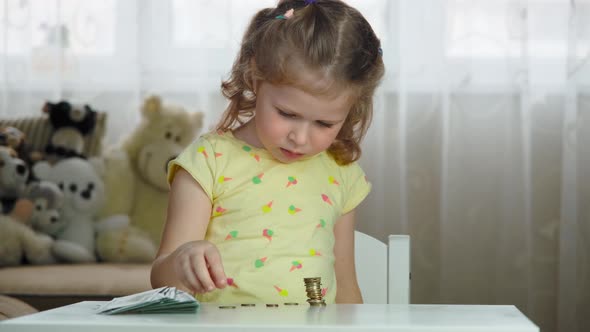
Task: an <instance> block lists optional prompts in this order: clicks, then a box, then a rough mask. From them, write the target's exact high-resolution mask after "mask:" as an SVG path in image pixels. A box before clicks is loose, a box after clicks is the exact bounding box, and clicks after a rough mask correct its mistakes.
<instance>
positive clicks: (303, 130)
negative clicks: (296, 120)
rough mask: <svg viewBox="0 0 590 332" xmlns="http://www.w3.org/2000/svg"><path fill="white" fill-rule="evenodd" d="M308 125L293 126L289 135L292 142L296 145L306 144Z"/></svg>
mask: <svg viewBox="0 0 590 332" xmlns="http://www.w3.org/2000/svg"><path fill="white" fill-rule="evenodd" d="M308 129H309V128H308V126H307V124H299V125H297V126H294V127H293V128H291V131H290V132H289V135H288V136H287V137H288V138H289V140H290V141H291V142H293V143H294V144H295V145H296V146H301V145H305V144H306V143H307V138H308V134H309V133H308Z"/></svg>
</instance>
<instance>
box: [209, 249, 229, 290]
mask: <svg viewBox="0 0 590 332" xmlns="http://www.w3.org/2000/svg"><path fill="white" fill-rule="evenodd" d="M205 260H206V261H207V264H208V266H209V274H210V276H211V278H213V281H214V282H215V286H216V287H217V288H223V287H225V286H226V285H227V281H226V276H225V271H224V270H223V263H222V262H221V255H220V254H219V251H218V250H217V249H216V248H210V249H209V250H207V251H205Z"/></svg>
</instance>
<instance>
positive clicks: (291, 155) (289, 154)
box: [281, 148, 304, 160]
mask: <svg viewBox="0 0 590 332" xmlns="http://www.w3.org/2000/svg"><path fill="white" fill-rule="evenodd" d="M281 152H282V153H283V155H284V156H285V157H287V159H290V160H293V159H298V158H301V157H303V155H304V154H303V153H297V152H293V151H291V150H287V149H283V148H281Z"/></svg>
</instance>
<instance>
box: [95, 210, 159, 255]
mask: <svg viewBox="0 0 590 332" xmlns="http://www.w3.org/2000/svg"><path fill="white" fill-rule="evenodd" d="M96 231H97V232H96V233H97V236H96V253H97V255H98V257H99V258H100V259H101V260H102V261H105V262H115V263H151V262H152V261H153V260H154V258H156V247H155V245H154V243H153V242H152V240H151V239H150V238H149V237H148V236H147V234H145V233H144V232H142V231H140V230H139V229H137V228H136V227H133V226H131V225H130V224H129V216H126V215H115V216H112V217H109V218H106V219H103V220H101V221H99V222H98V223H97V225H96Z"/></svg>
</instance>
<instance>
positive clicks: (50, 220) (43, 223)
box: [23, 181, 66, 235]
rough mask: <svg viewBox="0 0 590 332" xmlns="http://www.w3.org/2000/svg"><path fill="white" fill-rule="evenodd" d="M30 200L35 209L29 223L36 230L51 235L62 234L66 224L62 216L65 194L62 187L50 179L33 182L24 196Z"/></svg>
mask: <svg viewBox="0 0 590 332" xmlns="http://www.w3.org/2000/svg"><path fill="white" fill-rule="evenodd" d="M23 197H24V198H25V199H27V200H29V201H30V202H31V203H32V205H33V209H32V212H31V214H30V216H29V218H28V219H29V220H28V224H29V226H31V227H32V228H33V229H34V230H36V231H38V232H40V233H43V234H49V235H57V234H60V233H61V232H62V231H63V230H64V229H65V226H66V223H65V222H63V220H62V218H60V213H59V210H60V209H61V208H62V206H63V200H64V195H63V192H62V191H61V189H59V187H58V186H57V185H56V184H55V183H53V182H49V181H36V182H31V183H30V184H29V185H28V186H27V190H26V192H25V194H24V196H23Z"/></svg>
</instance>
